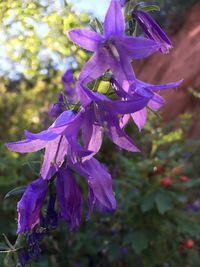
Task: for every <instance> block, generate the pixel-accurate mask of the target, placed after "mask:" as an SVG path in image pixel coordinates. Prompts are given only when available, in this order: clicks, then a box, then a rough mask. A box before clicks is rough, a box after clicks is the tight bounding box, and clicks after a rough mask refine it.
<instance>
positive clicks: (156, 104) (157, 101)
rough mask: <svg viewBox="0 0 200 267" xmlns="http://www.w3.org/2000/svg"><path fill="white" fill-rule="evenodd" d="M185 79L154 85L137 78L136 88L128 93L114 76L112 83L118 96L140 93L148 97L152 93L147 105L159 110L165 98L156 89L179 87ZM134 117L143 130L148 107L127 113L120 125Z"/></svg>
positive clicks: (128, 96) (129, 97)
mask: <svg viewBox="0 0 200 267" xmlns="http://www.w3.org/2000/svg"><path fill="white" fill-rule="evenodd" d="M182 81H183V80H180V81H177V82H172V83H166V84H160V85H153V84H148V83H145V82H142V81H140V80H137V79H136V88H135V89H134V90H129V92H128V93H126V92H124V91H123V89H122V88H121V86H120V85H119V83H118V82H117V81H116V80H115V79H114V78H112V79H111V83H112V85H113V88H114V89H115V91H116V93H117V95H118V96H120V97H122V99H123V98H126V99H134V98H135V94H138V95H140V96H141V97H142V96H143V97H144V98H145V97H148V95H149V96H150V95H151V94H152V97H151V99H150V100H149V102H148V104H147V106H148V107H149V108H150V109H152V110H157V109H160V108H161V107H162V106H163V105H164V104H165V100H164V98H163V97H161V96H160V95H158V94H157V93H155V91H158V90H166V89H169V88H173V87H177V86H179V85H180V84H181V83H182ZM130 118H132V119H133V121H134V122H135V124H136V125H137V126H138V128H139V130H141V129H142V128H143V127H144V125H145V123H146V120H147V109H146V107H145V106H144V107H143V108H141V109H140V110H138V111H136V112H133V113H132V112H130V114H125V115H124V116H123V117H122V118H121V122H120V126H121V128H123V127H124V126H125V125H126V124H127V123H128V121H129V119H130Z"/></svg>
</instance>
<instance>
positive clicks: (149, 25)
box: [133, 10, 173, 54]
mask: <svg viewBox="0 0 200 267" xmlns="http://www.w3.org/2000/svg"><path fill="white" fill-rule="evenodd" d="M133 17H134V18H135V19H136V21H137V22H138V24H139V25H140V26H141V28H142V29H143V31H144V32H145V34H146V35H147V37H148V38H150V39H151V40H154V41H156V42H159V43H160V46H161V47H160V51H161V52H162V53H163V54H166V53H168V52H169V49H171V48H173V46H172V43H171V41H170V40H169V38H168V37H167V35H166V34H165V33H164V31H163V30H162V29H161V27H160V26H159V25H158V24H157V23H156V21H155V20H154V19H153V18H152V17H151V16H150V15H149V13H148V12H145V11H143V10H134V11H133Z"/></svg>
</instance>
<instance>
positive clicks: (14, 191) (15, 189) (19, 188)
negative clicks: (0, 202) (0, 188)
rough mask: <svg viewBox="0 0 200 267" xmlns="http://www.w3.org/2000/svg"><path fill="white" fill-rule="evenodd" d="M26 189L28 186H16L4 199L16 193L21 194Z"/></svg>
mask: <svg viewBox="0 0 200 267" xmlns="http://www.w3.org/2000/svg"><path fill="white" fill-rule="evenodd" d="M25 190H26V186H18V187H15V188H14V189H12V190H11V191H9V192H8V193H7V194H6V195H5V197H4V199H7V198H9V197H11V196H15V195H18V194H21V193H24V191H25Z"/></svg>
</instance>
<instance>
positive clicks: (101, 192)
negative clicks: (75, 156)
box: [69, 158, 116, 219]
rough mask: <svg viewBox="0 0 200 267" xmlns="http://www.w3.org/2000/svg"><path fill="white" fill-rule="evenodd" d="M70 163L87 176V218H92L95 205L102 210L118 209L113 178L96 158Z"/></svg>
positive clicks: (111, 210) (76, 170) (74, 168)
mask: <svg viewBox="0 0 200 267" xmlns="http://www.w3.org/2000/svg"><path fill="white" fill-rule="evenodd" d="M69 164H70V167H71V168H72V169H73V170H74V171H75V172H77V173H78V174H79V175H81V176H83V177H85V178H86V181H87V184H88V187H89V193H88V205H89V209H88V214H87V219H89V218H90V216H91V213H92V211H93V207H94V206H96V208H97V209H99V210H100V211H102V212H113V211H114V210H115V209H116V200H115V196H114V193H113V191H112V178H111V176H110V174H109V173H108V172H107V170H106V169H105V167H104V166H103V165H102V164H100V163H99V162H98V160H96V159H95V158H91V159H90V160H87V161H84V162H82V163H76V164H72V163H71V162H69Z"/></svg>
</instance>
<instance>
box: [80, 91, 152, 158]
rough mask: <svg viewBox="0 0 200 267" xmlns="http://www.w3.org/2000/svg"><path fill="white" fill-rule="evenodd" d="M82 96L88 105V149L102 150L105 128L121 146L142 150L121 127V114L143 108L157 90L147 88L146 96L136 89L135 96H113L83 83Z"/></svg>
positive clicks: (84, 135) (85, 130)
mask: <svg viewBox="0 0 200 267" xmlns="http://www.w3.org/2000/svg"><path fill="white" fill-rule="evenodd" d="M123 92H124V91H123ZM124 94H126V92H124ZM79 96H80V101H81V103H82V105H83V106H84V107H85V119H84V121H83V127H82V138H83V142H84V144H85V147H86V148H87V149H88V150H90V151H94V152H95V153H96V152H98V150H99V149H100V146H101V142H102V132H103V131H104V132H105V133H106V134H107V135H108V137H109V138H110V139H111V140H112V142H113V143H115V144H116V145H117V146H119V147H120V148H122V149H126V150H128V151H132V152H138V151H139V150H138V148H137V147H136V146H135V144H134V142H133V141H132V140H131V139H130V138H129V136H128V135H127V134H126V133H125V132H124V131H123V130H122V129H121V128H120V125H119V121H120V116H122V115H124V114H132V113H134V112H137V111H139V110H141V109H143V108H144V107H145V106H146V105H147V104H148V103H149V101H150V100H151V98H152V96H153V93H151V92H150V93H149V94H148V92H147V93H146V96H144V95H139V94H137V93H135V95H134V97H132V98H130V97H129V99H128V100H111V99H109V98H107V97H106V96H105V95H102V94H100V93H97V92H96V93H95V92H92V91H90V90H88V89H87V88H86V87H84V86H80V88H79ZM97 137H98V140H97ZM89 157H90V156H89ZM89 157H88V158H89Z"/></svg>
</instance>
